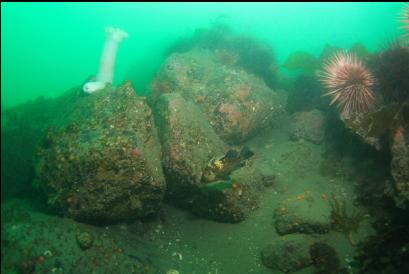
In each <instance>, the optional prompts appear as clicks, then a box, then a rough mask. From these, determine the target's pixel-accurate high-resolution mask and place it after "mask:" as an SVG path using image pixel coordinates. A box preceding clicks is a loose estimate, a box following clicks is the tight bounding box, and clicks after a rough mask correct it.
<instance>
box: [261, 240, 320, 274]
mask: <svg viewBox="0 0 409 274" xmlns="http://www.w3.org/2000/svg"><path fill="white" fill-rule="evenodd" d="M312 243H313V240H312V239H311V238H309V237H308V236H307V235H301V234H291V235H286V236H283V237H280V238H277V240H275V241H274V242H273V243H271V244H269V245H267V246H266V247H264V248H263V250H262V251H261V260H262V262H263V264H264V265H265V266H266V267H268V268H270V269H272V270H280V271H282V272H285V273H290V272H294V271H297V270H300V269H303V268H305V267H308V266H310V265H311V264H312V260H311V257H310V245H311V244H312Z"/></svg>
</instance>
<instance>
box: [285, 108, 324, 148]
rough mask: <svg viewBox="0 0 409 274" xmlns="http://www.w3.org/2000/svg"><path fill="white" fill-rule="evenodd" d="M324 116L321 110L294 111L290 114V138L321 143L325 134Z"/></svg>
mask: <svg viewBox="0 0 409 274" xmlns="http://www.w3.org/2000/svg"><path fill="white" fill-rule="evenodd" d="M324 123H325V118H324V115H323V114H322V112H321V111H319V110H316V109H314V110H312V111H309V112H296V113H294V114H293V115H292V116H291V122H290V138H291V139H292V140H300V139H303V140H306V141H309V142H311V143H314V144H317V145H318V144H321V142H322V141H323V140H324V134H325V127H324Z"/></svg>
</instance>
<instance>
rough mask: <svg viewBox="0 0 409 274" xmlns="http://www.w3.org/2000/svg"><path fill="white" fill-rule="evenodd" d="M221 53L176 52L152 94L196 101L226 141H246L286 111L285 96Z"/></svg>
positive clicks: (159, 75) (154, 85) (233, 142)
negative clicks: (225, 58)
mask: <svg viewBox="0 0 409 274" xmlns="http://www.w3.org/2000/svg"><path fill="white" fill-rule="evenodd" d="M222 59H223V58H222V57H221V56H220V54H217V53H215V52H213V51H209V50H204V49H193V50H191V51H189V52H186V53H174V54H172V55H171V56H169V58H168V59H167V60H166V62H165V63H164V65H163V66H162V68H161V70H160V72H159V74H158V75H157V77H156V79H155V81H154V84H153V87H152V89H153V95H154V97H157V96H159V95H161V94H163V93H179V94H181V95H182V96H183V97H184V98H185V99H186V100H188V101H191V102H195V103H197V105H198V106H199V108H200V109H201V110H202V111H203V113H204V114H205V116H206V117H207V118H208V119H209V121H210V124H211V126H212V127H213V129H214V130H215V132H216V133H217V134H218V135H219V136H220V137H221V138H222V139H223V140H224V141H225V142H227V143H230V144H237V143H241V142H243V141H245V140H246V139H248V138H250V137H251V136H253V135H254V134H256V133H257V130H258V129H260V128H261V127H264V126H266V125H269V124H270V123H272V122H273V121H274V120H275V118H277V116H278V115H279V114H280V113H281V112H283V111H284V108H285V100H286V99H285V97H284V95H282V94H279V93H277V92H274V91H273V90H271V89H270V88H268V87H267V86H266V84H265V83H264V81H263V80H262V79H260V78H258V77H257V76H255V75H253V74H249V73H247V72H246V71H244V70H243V69H241V68H239V67H237V66H235V65H229V64H228V63H226V62H224V61H223V60H222Z"/></svg>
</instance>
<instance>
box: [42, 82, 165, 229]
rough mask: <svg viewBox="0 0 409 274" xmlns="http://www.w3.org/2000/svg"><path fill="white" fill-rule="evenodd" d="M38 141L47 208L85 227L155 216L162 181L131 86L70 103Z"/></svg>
mask: <svg viewBox="0 0 409 274" xmlns="http://www.w3.org/2000/svg"><path fill="white" fill-rule="evenodd" d="M71 109H72V111H71V113H70V114H69V115H68V117H67V119H66V120H65V121H64V123H62V124H61V125H59V126H58V127H55V128H50V130H49V131H48V134H47V136H46V138H45V139H44V140H43V141H42V144H41V145H40V148H39V152H38V160H37V165H36V174H37V178H36V183H37V185H39V186H40V187H41V188H42V189H43V190H44V191H45V192H46V193H47V195H48V204H49V205H50V206H51V207H52V208H55V209H56V210H58V211H60V212H61V213H62V214H65V215H68V216H70V217H73V218H75V219H78V220H81V221H86V222H100V221H117V220H122V219H135V218H139V217H142V216H146V215H148V214H151V213H155V212H156V211H157V209H158V208H159V206H160V203H161V201H162V198H163V194H164V188H165V182H164V176H163V172H162V168H161V163H160V157H161V154H160V142H159V139H158V137H157V133H156V129H155V127H154V121H153V115H152V111H151V109H150V108H149V106H148V105H147V104H146V102H145V100H144V99H143V98H139V97H137V96H136V93H135V91H134V90H133V88H132V86H131V84H130V83H126V84H124V85H123V86H121V87H118V88H107V89H105V90H102V91H100V92H98V93H95V94H92V95H91V96H81V97H78V98H77V100H76V101H74V102H72V105H71Z"/></svg>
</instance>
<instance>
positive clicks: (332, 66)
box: [321, 52, 376, 119]
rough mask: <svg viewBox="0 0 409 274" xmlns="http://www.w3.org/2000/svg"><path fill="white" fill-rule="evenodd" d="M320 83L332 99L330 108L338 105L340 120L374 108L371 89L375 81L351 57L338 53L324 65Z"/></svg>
mask: <svg viewBox="0 0 409 274" xmlns="http://www.w3.org/2000/svg"><path fill="white" fill-rule="evenodd" d="M321 81H322V82H323V83H324V85H325V86H326V87H327V89H328V90H329V91H328V92H327V93H325V94H324V95H328V96H331V97H332V100H331V102H330V105H332V104H334V103H337V105H338V108H339V109H340V114H341V118H343V119H347V118H351V117H353V116H355V115H357V114H360V113H365V112H368V111H369V110H371V109H373V108H374V106H375V102H376V99H375V94H374V92H373V90H372V87H373V85H374V82H375V79H374V77H373V76H372V74H371V73H370V72H369V71H368V70H367V69H366V68H365V66H364V65H363V64H362V62H361V61H360V60H359V59H358V58H357V57H356V56H354V55H352V54H349V53H346V52H340V53H337V54H335V55H334V56H333V57H332V58H330V60H329V61H328V62H327V63H326V64H325V65H324V72H323V74H322V75H321Z"/></svg>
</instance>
